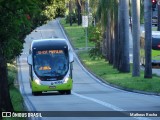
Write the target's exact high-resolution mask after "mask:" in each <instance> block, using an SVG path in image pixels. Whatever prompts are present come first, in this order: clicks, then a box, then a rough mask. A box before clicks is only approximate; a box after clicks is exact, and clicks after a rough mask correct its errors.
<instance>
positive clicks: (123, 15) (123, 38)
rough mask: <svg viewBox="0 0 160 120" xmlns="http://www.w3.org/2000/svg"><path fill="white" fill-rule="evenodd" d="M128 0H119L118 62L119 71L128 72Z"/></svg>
mask: <svg viewBox="0 0 160 120" xmlns="http://www.w3.org/2000/svg"><path fill="white" fill-rule="evenodd" d="M128 5H129V4H128V0H120V11H119V12H120V33H119V34H120V46H119V47H120V49H121V50H120V52H121V53H120V63H119V70H120V71H121V72H130V64H129V32H128V31H129V13H128V11H129V10H128Z"/></svg>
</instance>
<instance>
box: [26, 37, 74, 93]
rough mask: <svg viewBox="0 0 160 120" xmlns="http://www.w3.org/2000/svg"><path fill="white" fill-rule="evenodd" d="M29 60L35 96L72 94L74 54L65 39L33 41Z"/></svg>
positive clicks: (31, 84)
mask: <svg viewBox="0 0 160 120" xmlns="http://www.w3.org/2000/svg"><path fill="white" fill-rule="evenodd" d="M29 53H30V54H29V56H28V58H27V61H28V64H29V74H30V86H31V89H32V94H33V95H39V94H41V93H42V92H47V91H59V92H60V93H61V94H71V89H72V82H73V81H72V69H73V67H72V66H73V65H72V64H73V53H72V51H71V49H70V48H69V46H68V44H67V42H66V40H65V39H58V38H56V39H40V40H33V41H32V43H31V48H30V51H29Z"/></svg>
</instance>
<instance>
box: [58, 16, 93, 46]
mask: <svg viewBox="0 0 160 120" xmlns="http://www.w3.org/2000/svg"><path fill="white" fill-rule="evenodd" d="M60 23H61V24H62V25H63V27H65V30H66V32H67V34H68V36H69V38H70V40H71V42H72V44H73V46H74V48H85V47H86V31H85V28H83V27H82V26H78V25H77V24H73V25H72V26H70V25H69V24H66V22H65V19H61V21H60ZM93 46H94V43H91V42H89V41H88V47H93Z"/></svg>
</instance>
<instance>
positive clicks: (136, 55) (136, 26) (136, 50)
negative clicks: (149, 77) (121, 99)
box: [132, 0, 140, 77]
mask: <svg viewBox="0 0 160 120" xmlns="http://www.w3.org/2000/svg"><path fill="white" fill-rule="evenodd" d="M132 38H133V71H132V76H133V77H135V76H140V64H139V62H140V42H139V41H140V0H132Z"/></svg>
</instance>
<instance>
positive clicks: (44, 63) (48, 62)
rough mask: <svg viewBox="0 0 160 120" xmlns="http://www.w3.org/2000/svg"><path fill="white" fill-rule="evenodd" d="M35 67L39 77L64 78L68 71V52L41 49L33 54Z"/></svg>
mask: <svg viewBox="0 0 160 120" xmlns="http://www.w3.org/2000/svg"><path fill="white" fill-rule="evenodd" d="M33 61H34V62H33V68H34V71H35V73H36V75H37V76H38V77H41V78H43V77H45V78H46V77H47V78H56V79H62V78H63V77H64V76H65V75H66V74H67V71H68V67H69V61H68V54H67V53H65V52H64V50H39V51H36V52H35V53H34V54H33Z"/></svg>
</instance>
